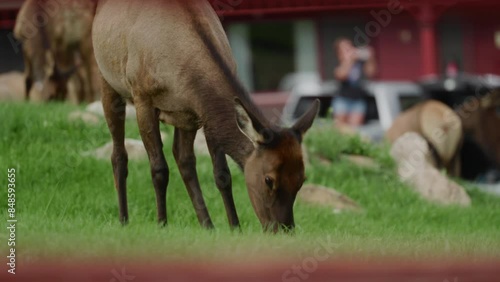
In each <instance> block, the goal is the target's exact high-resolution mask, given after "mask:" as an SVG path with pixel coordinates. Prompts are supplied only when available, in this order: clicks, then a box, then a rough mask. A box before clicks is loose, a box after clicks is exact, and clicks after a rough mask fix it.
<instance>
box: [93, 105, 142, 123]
mask: <svg viewBox="0 0 500 282" xmlns="http://www.w3.org/2000/svg"><path fill="white" fill-rule="evenodd" d="M85 110H86V111H87V112H89V113H93V114H95V115H97V116H100V117H104V109H103V107H102V102H101V101H95V102H93V103H90V104H88V105H87V108H86V109H85ZM126 119H130V120H135V119H136V113H135V108H134V106H132V105H130V104H127V107H126Z"/></svg>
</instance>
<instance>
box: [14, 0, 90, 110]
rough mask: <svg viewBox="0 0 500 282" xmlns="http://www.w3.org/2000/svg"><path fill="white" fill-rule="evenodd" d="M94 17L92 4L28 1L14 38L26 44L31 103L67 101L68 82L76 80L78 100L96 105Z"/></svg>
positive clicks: (87, 1) (27, 88)
mask: <svg viewBox="0 0 500 282" xmlns="http://www.w3.org/2000/svg"><path fill="white" fill-rule="evenodd" d="M94 13H95V3H94V2H93V1H92V0H85V1H80V0H64V1H60V0H38V1H37V0H27V1H26V2H24V4H23V6H22V7H21V10H20V11H19V14H18V16H17V20H16V26H15V28H14V36H15V37H16V39H17V40H18V41H20V42H21V43H22V44H23V46H22V52H23V56H24V60H25V77H26V78H25V91H26V98H27V99H30V98H34V99H36V100H42V101H47V100H65V99H66V97H67V93H68V81H69V79H70V78H71V77H74V80H75V85H78V89H77V90H76V92H77V101H78V102H84V101H86V102H91V101H93V100H94V96H95V92H96V90H97V89H96V88H97V87H96V79H94V77H95V75H94V73H95V68H96V67H95V60H94V55H93V50H92V46H91V27H92V22H93V16H94ZM75 73H76V76H74V75H73V74H75ZM34 96H36V97H34Z"/></svg>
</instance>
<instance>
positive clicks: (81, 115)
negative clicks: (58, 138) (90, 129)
mask: <svg viewBox="0 0 500 282" xmlns="http://www.w3.org/2000/svg"><path fill="white" fill-rule="evenodd" d="M68 120H69V121H72V122H74V121H83V122H84V123H86V124H88V125H96V124H99V121H100V120H99V117H98V116H96V115H95V114H93V113H89V112H83V111H74V112H72V113H70V114H69V116H68Z"/></svg>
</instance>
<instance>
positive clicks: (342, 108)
mask: <svg viewBox="0 0 500 282" xmlns="http://www.w3.org/2000/svg"><path fill="white" fill-rule="evenodd" d="M332 108H333V119H334V121H335V123H336V124H337V125H343V124H347V121H348V110H349V109H348V105H347V98H344V97H341V96H336V97H334V98H333V102H332Z"/></svg>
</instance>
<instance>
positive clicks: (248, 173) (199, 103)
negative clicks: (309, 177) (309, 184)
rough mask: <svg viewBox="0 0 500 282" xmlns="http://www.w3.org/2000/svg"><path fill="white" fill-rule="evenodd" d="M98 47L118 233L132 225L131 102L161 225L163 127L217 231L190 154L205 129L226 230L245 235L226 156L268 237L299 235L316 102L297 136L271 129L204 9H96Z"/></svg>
mask: <svg viewBox="0 0 500 282" xmlns="http://www.w3.org/2000/svg"><path fill="white" fill-rule="evenodd" d="M93 42H94V48H95V55H96V59H97V63H98V66H99V69H100V71H101V74H102V77H103V83H102V102H103V106H104V111H105V114H106V119H107V122H108V126H109V129H110V131H111V135H112V138H113V144H114V149H113V154H112V157H111V159H112V165H113V172H114V179H115V186H116V189H117V192H118V200H119V209H120V219H121V221H122V223H125V222H127V220H128V211H127V197H126V178H127V152H126V150H125V147H124V122H125V118H124V116H125V104H126V100H127V99H132V100H133V102H134V104H135V106H136V109H137V121H138V124H139V129H140V133H141V137H142V140H143V142H144V145H145V147H146V150H147V152H148V156H149V161H150V166H151V175H152V179H153V184H154V188H155V192H156V204H157V216H158V221H159V223H161V224H165V223H166V221H167V214H166V188H167V184H168V180H169V169H168V166H167V163H166V161H165V157H164V154H163V151H162V146H163V144H162V141H161V138H160V131H159V121H160V119H161V120H162V121H163V122H165V123H167V124H170V125H173V126H174V127H175V135H174V144H173V155H174V157H175V159H176V162H177V166H178V168H179V171H180V173H181V176H182V179H183V181H184V184H185V186H186V188H187V190H188V194H189V196H190V198H191V201H192V203H193V205H194V207H195V210H196V214H197V217H198V221H199V222H200V224H201V225H202V226H204V227H207V228H210V227H212V226H213V224H212V221H211V219H210V216H209V213H208V211H207V208H206V206H205V202H204V199H203V196H202V191H201V189H200V184H199V181H198V177H197V173H196V159H195V155H194V152H193V142H194V139H195V135H196V132H197V130H198V129H200V128H203V130H204V132H205V135H206V140H207V145H208V148H209V151H210V155H211V158H212V163H213V169H214V176H215V182H216V186H217V187H218V189H219V190H220V192H221V195H222V198H223V202H224V205H225V209H226V213H227V216H228V219H229V224H230V226H232V227H239V220H238V215H237V212H236V208H235V204H234V200H233V194H232V183H231V175H230V172H229V168H228V164H227V162H226V154H227V155H229V156H230V157H231V158H232V159H234V160H235V161H236V163H238V165H239V166H240V168H241V169H242V170H243V172H244V175H245V180H246V184H247V189H248V193H249V196H250V200H251V203H252V205H253V208H254V210H255V212H256V214H257V217H258V218H259V220H260V222H261V224H262V226H263V228H264V229H265V230H272V231H275V232H276V231H277V230H279V229H281V227H285V229H289V228H293V227H294V224H295V223H294V217H293V204H294V201H295V197H296V194H297V192H298V190H299V189H300V188H301V186H302V184H303V182H304V179H305V176H304V163H303V160H302V152H301V145H300V143H301V140H302V138H303V135H304V134H305V132H306V131H307V130H308V129H309V128H310V126H311V125H312V123H313V121H314V118H315V117H316V115H317V112H318V107H319V101H315V102H314V104H313V106H312V107H311V108H310V109H309V111H307V112H306V113H305V114H304V115H303V116H302V117H301V118H300V119H299V120H298V121H297V122H296V123H295V125H294V126H292V127H291V128H281V127H278V126H277V125H274V124H271V123H270V122H269V121H268V120H267V119H265V118H264V116H263V115H262V113H261V112H260V111H259V110H258V108H257V107H256V106H255V105H254V104H253V103H252V101H251V98H250V97H249V95H248V94H247V92H246V91H245V90H244V89H243V88H242V86H241V84H240V83H239V81H238V80H237V79H236V66H235V62H234V59H233V58H232V55H231V50H230V47H229V43H228V40H227V38H226V35H225V33H224V30H223V28H222V25H221V23H220V21H219V19H218V17H217V15H216V13H215V12H214V10H213V9H212V7H211V6H210V4H209V3H208V1H185V0H169V1H161V0H147V1H134V0H108V1H102V2H99V4H98V8H97V13H96V17H95V20H94V26H93Z"/></svg>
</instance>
